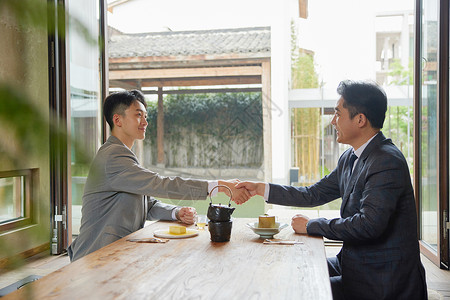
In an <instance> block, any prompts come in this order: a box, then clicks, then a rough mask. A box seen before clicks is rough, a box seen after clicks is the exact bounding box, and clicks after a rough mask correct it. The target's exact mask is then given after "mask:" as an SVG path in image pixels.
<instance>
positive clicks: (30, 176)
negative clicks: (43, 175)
mask: <svg viewBox="0 0 450 300" xmlns="http://www.w3.org/2000/svg"><path fill="white" fill-rule="evenodd" d="M37 174H38V171H37V170H36V169H24V170H12V171H2V172H0V178H10V177H23V180H24V191H23V193H24V195H23V199H24V207H23V216H21V217H19V218H16V219H12V220H11V221H6V222H4V223H2V224H0V233H2V232H5V231H10V230H13V229H18V228H21V227H25V226H28V225H31V224H33V223H34V219H35V218H34V215H35V214H34V205H33V202H34V199H35V198H36V193H35V186H36V180H37Z"/></svg>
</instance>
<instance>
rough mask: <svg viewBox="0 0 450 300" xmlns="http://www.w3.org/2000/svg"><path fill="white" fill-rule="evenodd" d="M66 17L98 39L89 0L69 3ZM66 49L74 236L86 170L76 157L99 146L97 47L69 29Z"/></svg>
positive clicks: (95, 5)
mask: <svg viewBox="0 0 450 300" xmlns="http://www.w3.org/2000/svg"><path fill="white" fill-rule="evenodd" d="M69 10H70V14H71V15H72V16H74V17H75V18H77V19H78V20H79V21H80V22H81V23H83V24H84V26H86V28H88V30H89V34H90V35H91V36H92V37H94V38H95V37H98V36H99V20H98V19H99V17H98V16H99V3H98V1H91V0H70V1H69ZM68 36H69V47H70V51H69V53H70V78H69V80H70V108H71V112H70V113H71V124H70V126H71V135H72V140H73V141H74V144H76V145H77V147H78V148H77V151H75V148H74V145H72V150H71V182H72V233H73V234H77V233H78V231H79V226H80V219H81V204H82V203H81V197H82V195H83V190H84V184H85V181H86V177H87V174H88V172H89V166H88V165H84V164H82V163H80V161H81V159H80V157H79V155H80V154H81V155H85V156H87V157H89V158H93V157H94V155H95V153H96V151H97V149H98V147H99V145H100V128H101V127H100V120H101V118H100V104H101V99H100V97H101V93H100V85H101V82H100V80H101V79H100V65H99V62H100V47H99V45H98V44H96V43H90V42H88V41H87V39H86V37H85V36H83V35H82V34H81V33H80V32H79V31H77V29H76V27H75V25H73V24H70V25H69V35H68Z"/></svg>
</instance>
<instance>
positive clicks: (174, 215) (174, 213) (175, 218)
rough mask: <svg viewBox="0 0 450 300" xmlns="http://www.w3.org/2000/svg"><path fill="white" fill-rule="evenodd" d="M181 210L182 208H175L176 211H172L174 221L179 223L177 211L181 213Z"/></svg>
mask: <svg viewBox="0 0 450 300" xmlns="http://www.w3.org/2000/svg"><path fill="white" fill-rule="evenodd" d="M180 209H181V207H178V206H177V207H175V208H174V209H172V220H174V221H178V219H177V211H179V210H180Z"/></svg>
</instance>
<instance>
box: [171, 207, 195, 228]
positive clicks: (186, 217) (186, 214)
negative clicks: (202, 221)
mask: <svg viewBox="0 0 450 300" xmlns="http://www.w3.org/2000/svg"><path fill="white" fill-rule="evenodd" d="M176 216H177V219H178V220H179V221H180V222H182V223H185V224H188V225H191V224H194V222H195V217H196V216H197V211H196V210H195V208H193V207H180V208H178V213H177V214H176Z"/></svg>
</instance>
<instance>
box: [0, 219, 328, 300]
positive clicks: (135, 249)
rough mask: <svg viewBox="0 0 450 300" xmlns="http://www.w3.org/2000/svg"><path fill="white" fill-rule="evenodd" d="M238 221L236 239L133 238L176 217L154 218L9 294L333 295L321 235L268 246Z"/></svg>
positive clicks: (287, 235)
mask: <svg viewBox="0 0 450 300" xmlns="http://www.w3.org/2000/svg"><path fill="white" fill-rule="evenodd" d="M255 221H257V219H234V221H233V230H232V234H231V240H230V241H229V242H225V243H213V242H211V241H210V235H209V232H208V231H207V230H206V231H200V234H199V235H198V236H196V237H192V238H186V239H171V240H170V241H169V242H167V243H165V244H162V243H160V244H148V243H134V242H129V241H127V239H128V238H145V237H152V236H153V232H154V231H155V230H158V229H167V228H168V226H169V225H170V224H173V223H171V222H162V221H160V222H156V223H154V224H151V225H150V226H147V227H145V228H143V229H141V230H139V231H137V232H135V233H133V234H131V235H129V236H127V237H125V238H123V239H121V240H119V241H117V242H115V243H112V244H110V245H108V246H106V247H104V248H102V249H100V250H98V251H96V252H94V253H91V254H90V255H87V256H85V257H84V258H82V259H79V260H78V261H76V262H74V263H71V264H69V265H68V266H66V267H64V268H62V269H60V270H57V271H55V272H53V273H51V274H49V275H47V276H45V277H43V278H41V279H39V280H37V281H35V282H33V283H30V284H28V285H26V286H25V287H24V288H22V289H21V290H18V291H16V292H14V293H11V294H9V295H7V296H6V297H4V299H26V298H27V299H30V298H32V299H65V300H67V299H102V300H105V299H315V300H318V299H332V296H331V288H330V282H329V277H328V270H327V264H326V258H325V250H324V245H323V240H322V238H320V237H311V236H306V235H299V234H295V233H294V231H293V230H292V228H291V227H290V226H289V227H287V228H285V229H283V230H282V231H281V232H280V233H279V234H277V235H276V236H275V238H282V239H289V240H296V241H301V242H303V244H296V245H266V244H263V243H262V242H263V239H260V238H259V236H258V235H256V234H255V233H254V232H253V231H252V230H250V229H249V228H248V227H247V226H246V225H245V224H246V223H248V222H255Z"/></svg>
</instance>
